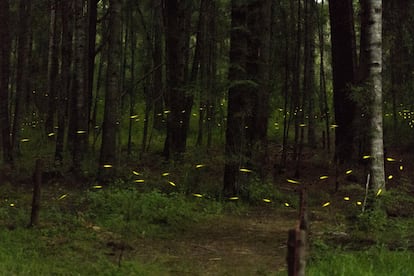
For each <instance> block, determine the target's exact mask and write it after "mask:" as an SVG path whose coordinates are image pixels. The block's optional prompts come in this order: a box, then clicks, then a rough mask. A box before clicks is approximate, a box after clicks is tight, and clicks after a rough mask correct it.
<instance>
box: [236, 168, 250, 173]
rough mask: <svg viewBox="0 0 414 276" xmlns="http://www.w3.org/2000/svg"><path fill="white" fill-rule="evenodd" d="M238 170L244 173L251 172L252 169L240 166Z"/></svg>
mask: <svg viewBox="0 0 414 276" xmlns="http://www.w3.org/2000/svg"><path fill="white" fill-rule="evenodd" d="M239 171H241V172H245V173H251V172H253V171H252V170H249V169H245V168H241V169H240V170H239Z"/></svg>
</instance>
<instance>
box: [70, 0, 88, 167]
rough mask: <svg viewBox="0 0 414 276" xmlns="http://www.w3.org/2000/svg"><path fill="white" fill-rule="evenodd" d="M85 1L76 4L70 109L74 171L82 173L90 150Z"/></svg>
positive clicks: (80, 0)
mask: <svg viewBox="0 0 414 276" xmlns="http://www.w3.org/2000/svg"><path fill="white" fill-rule="evenodd" d="M84 9H85V7H84V0H76V1H75V2H74V12H75V40H74V43H75V45H74V64H73V68H74V80H73V82H74V83H73V87H72V88H73V89H72V93H73V95H72V100H71V107H70V121H71V122H70V125H69V138H72V139H70V140H71V142H72V143H73V144H72V147H73V151H72V158H73V169H74V171H75V172H76V173H80V172H81V164H82V161H83V159H84V157H85V155H86V152H87V149H88V118H89V110H88V96H87V83H86V81H85V78H86V72H87V70H86V68H87V67H86V66H87V65H86V59H85V57H86V54H85V53H86V34H85V32H86V30H85V22H86V17H85V10H84Z"/></svg>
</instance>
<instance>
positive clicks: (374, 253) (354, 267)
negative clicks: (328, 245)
mask: <svg viewBox="0 0 414 276" xmlns="http://www.w3.org/2000/svg"><path fill="white" fill-rule="evenodd" d="M413 271H414V253H413V252H411V251H390V250H388V249H386V248H376V247H374V248H371V249H369V250H367V251H356V252H349V251H348V252H344V251H341V250H327V251H325V252H319V254H318V256H316V259H314V260H312V261H310V262H309V264H308V269H307V275H315V276H324V275H326V276H339V275H343V276H347V275H353V276H358V275H361V276H370V275H372V276H374V275H375V276H378V275H387V276H391V275H395V276H399V275H412V272H413Z"/></svg>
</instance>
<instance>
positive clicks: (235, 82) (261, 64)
mask: <svg viewBox="0 0 414 276" xmlns="http://www.w3.org/2000/svg"><path fill="white" fill-rule="evenodd" d="M270 3H271V2H270V1H251V2H249V4H246V3H242V2H240V1H236V0H234V1H232V5H231V32H230V67H229V73H228V79H229V82H230V87H229V90H228V107H227V108H228V109H227V128H226V144H225V155H226V164H225V168H224V187H223V192H224V195H225V196H233V195H237V194H240V193H241V192H242V191H243V190H244V189H245V188H246V187H242V185H243V184H242V183H241V179H240V176H239V172H240V171H239V170H240V168H242V167H244V166H252V160H253V159H252V153H253V151H254V149H256V150H257V149H259V150H258V151H259V152H260V151H261V150H262V149H263V148H264V147H265V140H266V135H267V121H268V111H269V109H268V102H269V87H268V81H269V68H268V62H269V32H270V31H269V28H270V11H271V7H270ZM262 157H263V156H262ZM257 167H259V166H257Z"/></svg>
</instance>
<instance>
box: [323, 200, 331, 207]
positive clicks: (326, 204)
mask: <svg viewBox="0 0 414 276" xmlns="http://www.w3.org/2000/svg"><path fill="white" fill-rule="evenodd" d="M329 205H331V203H330V202H329V201H328V202H325V203H324V204H323V205H322V207H327V206H329Z"/></svg>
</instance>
